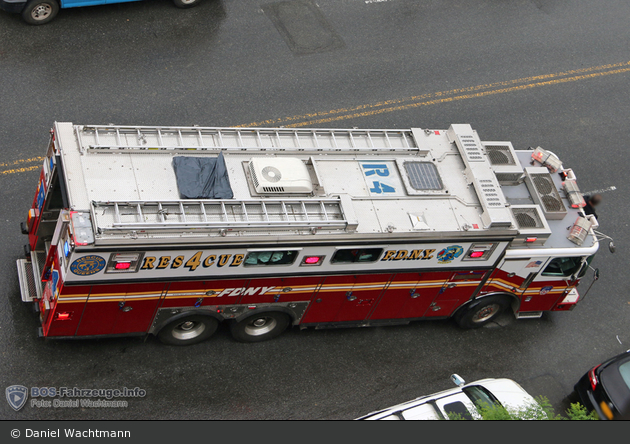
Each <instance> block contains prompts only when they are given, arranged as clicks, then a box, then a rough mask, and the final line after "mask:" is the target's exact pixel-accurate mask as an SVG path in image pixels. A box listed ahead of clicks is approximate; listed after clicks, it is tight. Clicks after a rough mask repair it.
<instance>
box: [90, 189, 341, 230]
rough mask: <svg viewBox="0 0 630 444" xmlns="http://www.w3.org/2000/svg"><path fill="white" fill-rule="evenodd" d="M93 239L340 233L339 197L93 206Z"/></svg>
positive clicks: (104, 204) (129, 202)
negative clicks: (136, 234) (139, 234)
mask: <svg viewBox="0 0 630 444" xmlns="http://www.w3.org/2000/svg"><path fill="white" fill-rule="evenodd" d="M91 213H92V220H93V221H94V223H95V226H96V231H97V235H100V236H103V235H107V234H108V233H109V234H120V233H121V232H124V231H127V232H131V231H160V232H164V231H171V232H172V231H173V230H177V231H181V232H184V231H190V230H194V231H203V230H211V231H212V230H214V231H219V232H220V230H232V229H234V230H239V231H247V230H255V231H264V230H282V229H284V230H287V229H318V228H322V229H326V230H345V229H346V228H348V227H349V225H352V224H351V223H349V221H348V220H347V219H346V216H345V214H344V211H343V208H342V203H341V199H340V198H327V199H312V198H309V199H264V200H253V199H252V200H233V199H230V200H222V199H217V200H194V199H186V200H171V201H146V202H145V201H110V202H96V201H93V202H92V209H91Z"/></svg>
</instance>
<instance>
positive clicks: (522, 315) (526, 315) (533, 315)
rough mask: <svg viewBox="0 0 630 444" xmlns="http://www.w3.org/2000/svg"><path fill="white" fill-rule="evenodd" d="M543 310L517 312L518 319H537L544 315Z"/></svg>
mask: <svg viewBox="0 0 630 444" xmlns="http://www.w3.org/2000/svg"><path fill="white" fill-rule="evenodd" d="M542 314H543V312H542V311H521V312H519V313H516V314H515V316H516V319H537V318H540V317H542Z"/></svg>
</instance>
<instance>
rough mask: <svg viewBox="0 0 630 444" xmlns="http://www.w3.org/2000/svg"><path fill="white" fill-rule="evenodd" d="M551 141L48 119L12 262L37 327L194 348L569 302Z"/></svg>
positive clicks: (467, 318) (582, 267) (569, 244)
mask: <svg viewBox="0 0 630 444" xmlns="http://www.w3.org/2000/svg"><path fill="white" fill-rule="evenodd" d="M583 206H584V200H583V199H582V195H581V194H580V192H579V189H578V188H577V184H576V176H575V174H574V172H573V171H572V170H571V169H567V168H564V167H563V166H562V162H561V161H560V160H559V159H558V157H557V156H556V155H555V154H554V153H552V152H551V151H547V150H544V149H542V148H540V147H539V148H536V149H535V150H531V149H530V150H515V149H514V147H513V146H512V144H511V143H510V142H482V141H481V140H480V139H479V136H478V135H477V132H476V131H474V130H473V129H472V128H471V126H470V125H466V124H453V125H451V126H450V127H449V129H447V130H429V129H425V130H421V129H419V128H411V129H405V130H399V129H396V130H386V129H369V130H365V129H343V130H342V129H287V128H265V129H261V128H247V129H244V128H209V127H208V128H206V127H197V126H193V127H139V126H138V127H136V126H116V125H75V124H72V123H67V122H66V123H55V125H54V128H53V129H52V130H51V138H50V143H49V145H48V151H47V154H46V160H45V161H44V165H43V168H42V170H41V173H40V176H39V181H38V185H37V191H36V193H35V198H34V200H33V204H32V206H31V209H30V210H29V211H28V218H27V221H26V222H24V223H23V224H22V231H23V232H24V233H25V234H28V239H29V242H28V245H27V246H26V255H27V256H26V258H23V259H19V260H18V261H17V265H18V273H19V278H20V279H19V280H20V288H21V294H22V300H24V301H28V302H33V303H34V304H35V306H36V308H37V310H38V311H39V316H40V319H41V327H40V329H39V334H40V336H43V337H46V338H75V337H83V338H88V337H103V336H116V335H147V334H151V335H156V336H157V337H158V338H159V339H160V340H162V341H163V342H165V343H167V344H174V345H180V344H182V345H183V344H193V343H197V342H200V341H202V340H205V339H207V338H208V337H210V336H211V335H212V334H213V333H214V332H215V330H216V329H217V327H218V325H219V324H220V323H221V322H228V323H229V326H230V330H231V332H232V335H233V337H234V338H235V339H237V340H239V341H245V342H257V341H262V340H265V339H270V338H273V337H275V336H277V335H278V334H280V333H281V332H282V331H283V330H285V329H286V328H287V327H288V326H289V325H297V326H299V327H300V328H308V327H314V328H324V327H342V326H377V325H392V324H401V323H403V324H404V323H408V322H410V321H413V320H419V319H444V318H451V317H452V318H454V320H455V321H456V322H457V323H458V324H459V325H460V326H461V327H464V328H474V327H480V326H482V325H484V324H486V323H488V322H489V321H491V320H493V319H495V318H496V317H497V316H498V315H499V314H500V313H501V312H502V311H503V310H505V309H511V310H512V311H513V312H514V314H515V316H516V317H517V318H538V317H540V316H541V315H542V313H543V312H545V311H566V310H571V309H572V308H573V307H574V306H575V305H576V304H577V303H578V301H579V299H580V296H579V294H578V292H577V290H576V286H577V284H578V281H579V280H580V278H581V277H582V276H583V275H584V273H585V272H586V270H587V269H588V267H589V264H590V261H591V259H592V258H593V255H594V254H595V253H596V252H597V249H598V240H597V237H596V233H595V232H594V231H593V230H594V228H597V220H596V219H595V217H593V216H587V215H586V214H585V213H584V211H583V210H582V207H583Z"/></svg>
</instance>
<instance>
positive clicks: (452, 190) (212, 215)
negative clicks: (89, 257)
mask: <svg viewBox="0 0 630 444" xmlns="http://www.w3.org/2000/svg"><path fill="white" fill-rule="evenodd" d="M55 137H56V139H55V140H56V142H57V145H56V146H57V149H58V151H59V154H60V158H61V162H62V164H63V176H64V180H65V185H66V188H67V194H68V201H69V206H70V207H71V209H72V210H74V211H78V212H83V213H87V214H89V215H90V218H91V223H92V228H93V232H94V242H95V244H97V245H98V244H128V243H130V242H132V243H133V244H143V243H160V244H168V243H186V242H197V243H200V242H201V243H214V242H229V241H232V242H233V241H234V238H240V239H241V240H247V241H252V242H255V241H257V240H265V241H267V242H268V241H269V240H270V237H269V236H273V239H274V240H276V241H287V242H288V241H295V240H296V239H300V241H301V242H322V241H331V240H342V239H343V240H344V241H350V240H352V241H362V240H374V239H382V240H383V241H385V240H387V241H389V240H390V239H391V240H394V239H400V240H407V241H409V240H410V239H413V240H416V239H417V240H440V239H459V238H470V239H499V238H500V239H515V242H513V243H516V244H518V245H520V247H519V248H524V247H527V248H537V247H546V248H549V247H552V248H571V247H578V245H576V244H575V243H573V242H571V241H569V240H568V239H567V234H568V232H567V229H566V227H567V226H570V225H572V224H573V223H574V222H575V220H576V218H578V217H579V216H580V214H579V208H572V206H571V203H570V202H569V200H568V198H567V195H566V193H565V192H564V190H563V187H562V178H561V177H560V176H559V175H558V174H551V173H549V170H548V169H547V168H545V167H544V166H542V164H540V163H537V162H533V161H532V151H527V150H526V151H522V150H515V149H514V148H513V146H512V144H511V143H510V142H483V141H481V140H480V138H479V136H478V135H477V132H476V131H474V130H473V129H472V128H471V127H470V125H465V124H453V125H451V126H450V128H449V129H447V130H423V129H419V128H411V129H402V130H401V129H395V130H384V129H369V130H365V129H363V130H361V129H288V128H209V127H140V126H116V125H74V124H72V123H69V122H57V123H55ZM220 153H222V157H223V159H224V161H225V167H226V169H227V175H228V180H229V187H230V188H231V191H232V193H233V198H231V199H213V198H205V197H203V196H202V197H197V198H183V197H182V190H181V189H180V188H181V187H182V183H184V182H185V181H187V180H188V182H190V179H191V177H190V176H191V175H190V173H188V177H184V174H186V173H181V172H180V173H176V170H175V168H174V167H173V159H174V158H180V157H188V158H195V159H217V158H218V156H219V154H220ZM531 164H533V165H531ZM566 171H569V173H570V175H571V177H574V175H573V172H572V171H571V170H566ZM178 174H179V175H180V177H178ZM201 185H202V187H201V188H203V184H201ZM532 239H534V240H533V241H532ZM527 240H529V242H526V241H527ZM595 242H596V240H595V239H594V238H593V236H592V235H591V234H590V233H589V236H588V238H587V239H586V241H585V245H594V243H595Z"/></svg>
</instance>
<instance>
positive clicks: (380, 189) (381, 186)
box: [370, 181, 396, 194]
mask: <svg viewBox="0 0 630 444" xmlns="http://www.w3.org/2000/svg"><path fill="white" fill-rule="evenodd" d="M372 185H374V188H370V191H371V192H372V193H376V194H381V193H395V192H396V188H394V187H392V186H390V185H387V184H385V183H382V182H377V181H374V182H372Z"/></svg>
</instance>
